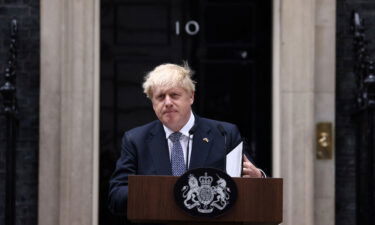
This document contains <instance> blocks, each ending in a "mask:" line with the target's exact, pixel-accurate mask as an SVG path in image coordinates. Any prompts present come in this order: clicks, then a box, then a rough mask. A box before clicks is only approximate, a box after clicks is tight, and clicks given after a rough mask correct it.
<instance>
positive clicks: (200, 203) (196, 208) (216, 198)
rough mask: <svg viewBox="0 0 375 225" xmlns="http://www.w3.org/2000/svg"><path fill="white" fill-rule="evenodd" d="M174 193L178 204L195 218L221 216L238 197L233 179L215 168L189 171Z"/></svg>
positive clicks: (176, 186)
mask: <svg viewBox="0 0 375 225" xmlns="http://www.w3.org/2000/svg"><path fill="white" fill-rule="evenodd" d="M174 191H175V198H176V201H177V204H178V205H179V206H180V207H181V208H182V209H183V210H184V211H186V212H188V213H189V214H190V215H194V216H205V217H212V216H218V215H221V214H222V213H224V212H225V211H226V210H228V209H229V208H230V207H231V206H232V205H233V203H234V201H235V199H236V197H237V188H236V186H235V183H234V181H233V180H232V178H231V177H230V176H228V175H227V174H226V173H224V172H223V171H221V170H217V169H213V168H202V169H194V170H190V171H187V172H186V173H185V174H184V175H183V176H181V177H180V179H179V180H178V181H177V183H176V185H175V190H174Z"/></svg>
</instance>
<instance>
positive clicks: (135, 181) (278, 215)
mask: <svg viewBox="0 0 375 225" xmlns="http://www.w3.org/2000/svg"><path fill="white" fill-rule="evenodd" d="M177 179H178V177H173V176H129V193H128V212H127V214H128V219H129V220H131V221H133V222H154V223H168V224H184V225H185V224H199V225H203V224H215V225H216V224H227V225H229V224H251V225H276V224H280V223H281V222H282V197H283V195H282V185H283V183H282V182H283V181H282V179H280V178H234V181H235V182H236V184H237V189H238V197H237V201H236V203H235V205H234V206H233V207H232V208H231V209H230V210H229V211H227V212H226V213H225V214H224V215H221V216H219V217H216V218H202V217H192V216H190V215H188V214H186V213H185V212H184V211H183V210H182V209H180V208H179V207H178V206H177V204H176V203H175V200H174V195H173V188H174V184H175V182H176V180H177Z"/></svg>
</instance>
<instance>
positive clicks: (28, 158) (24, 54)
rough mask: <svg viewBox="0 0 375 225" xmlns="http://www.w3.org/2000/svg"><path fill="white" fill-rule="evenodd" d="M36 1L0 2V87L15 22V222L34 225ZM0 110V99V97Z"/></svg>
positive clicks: (0, 162)
mask: <svg viewBox="0 0 375 225" xmlns="http://www.w3.org/2000/svg"><path fill="white" fill-rule="evenodd" d="M39 7H40V6H39V0H0V85H2V84H3V82H4V77H3V75H4V74H3V73H4V67H5V65H6V61H7V57H8V49H9V41H10V36H9V32H10V21H11V19H13V18H15V19H17V20H18V25H19V31H18V60H17V62H18V68H17V71H16V73H17V98H18V105H19V114H18V117H19V133H18V140H17V151H16V176H15V179H16V219H15V221H16V223H15V224H17V225H21V224H22V225H29V224H30V225H36V224H37V209H38V205H37V199H38V195H37V194H38V138H39V118H38V117H39V71H40V69H39V54H40V53H39V52H40V50H39V36H40V35H39V33H40V32H39V29H40V28H39V26H40V24H39ZM0 107H2V99H1V98H0ZM5 143H6V142H5V119H4V117H3V116H0V225H1V224H5V222H4V211H5V202H4V200H5V151H6V149H5V147H6V144H5Z"/></svg>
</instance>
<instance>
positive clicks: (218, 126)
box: [217, 124, 228, 153]
mask: <svg viewBox="0 0 375 225" xmlns="http://www.w3.org/2000/svg"><path fill="white" fill-rule="evenodd" d="M217 129H218V130H219V131H220V133H221V135H223V136H224V144H225V152H226V153H227V150H228V149H227V131H226V130H225V129H224V127H223V126H222V125H221V124H218V125H217Z"/></svg>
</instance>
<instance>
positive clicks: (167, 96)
mask: <svg viewBox="0 0 375 225" xmlns="http://www.w3.org/2000/svg"><path fill="white" fill-rule="evenodd" d="M165 105H166V106H171V105H172V99H171V97H170V96H169V95H166V96H165Z"/></svg>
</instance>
